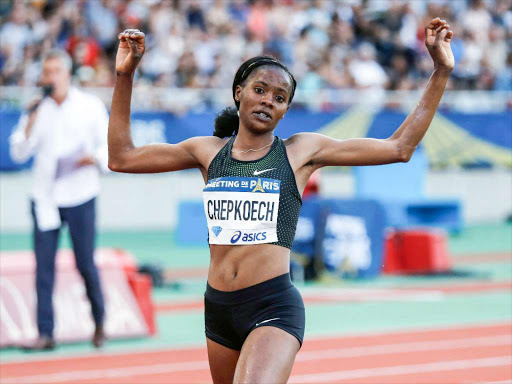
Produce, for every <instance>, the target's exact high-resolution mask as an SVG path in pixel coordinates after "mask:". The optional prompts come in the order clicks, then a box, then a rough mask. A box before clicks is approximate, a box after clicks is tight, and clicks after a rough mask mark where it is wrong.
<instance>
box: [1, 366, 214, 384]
mask: <svg viewBox="0 0 512 384" xmlns="http://www.w3.org/2000/svg"><path fill="white" fill-rule="evenodd" d="M201 369H209V367H208V362H207V361H206V360H204V361H189V362H183V363H170V364H169V363H166V364H153V365H138V366H137V365H136V366H131V367H122V368H107V369H96V370H83V371H69V372H61V373H51V374H47V375H33V376H22V377H13V378H2V384H14V383H16V384H38V383H69V382H77V381H80V380H94V379H103V378H117V377H134V376H144V375H155V374H159V373H171V372H186V371H197V370H201Z"/></svg>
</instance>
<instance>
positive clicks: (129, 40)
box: [116, 29, 146, 76]
mask: <svg viewBox="0 0 512 384" xmlns="http://www.w3.org/2000/svg"><path fill="white" fill-rule="evenodd" d="M118 38H119V41H120V43H119V48H118V49H117V55H116V73H117V74H119V75H130V76H133V74H134V73H135V69H136V68H137V65H139V62H140V59H142V55H144V51H145V50H146V40H145V38H146V35H144V33H143V32H141V31H139V30H138V29H127V30H125V31H124V32H121V33H120V34H119V36H118Z"/></svg>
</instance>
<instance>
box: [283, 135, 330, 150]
mask: <svg viewBox="0 0 512 384" xmlns="http://www.w3.org/2000/svg"><path fill="white" fill-rule="evenodd" d="M321 136H322V135H320V134H318V133H313V132H300V133H295V134H293V135H291V136H290V137H289V138H287V139H283V142H284V145H286V146H287V147H290V146H293V147H300V146H302V145H311V142H312V141H316V140H318V138H319V137H321Z"/></svg>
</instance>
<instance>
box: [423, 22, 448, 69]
mask: <svg viewBox="0 0 512 384" xmlns="http://www.w3.org/2000/svg"><path fill="white" fill-rule="evenodd" d="M452 37H453V31H452V30H450V26H449V25H448V24H447V23H446V20H441V19H439V17H436V18H435V19H433V20H432V21H431V22H430V23H429V24H428V25H427V26H426V28H425V45H426V46H427V49H428V53H429V54H430V56H431V57H432V60H433V61H434V67H435V68H436V69H445V70H448V71H451V70H452V69H453V67H454V66H455V59H454V58H453V53H452V49H451V47H450V41H451V39H452Z"/></svg>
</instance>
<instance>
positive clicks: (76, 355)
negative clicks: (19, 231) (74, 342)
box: [0, 321, 512, 384]
mask: <svg viewBox="0 0 512 384" xmlns="http://www.w3.org/2000/svg"><path fill="white" fill-rule="evenodd" d="M505 326H506V327H508V328H507V330H506V332H508V330H509V329H510V327H511V326H512V323H510V322H506V323H504V322H502V321H496V322H489V323H483V324H467V325H466V324H465V325H452V326H444V327H428V328H409V329H405V330H389V331H388V332H386V333H385V335H386V336H389V335H396V336H397V337H399V336H400V335H404V334H411V333H417V334H418V337H422V336H423V335H424V334H425V333H428V332H439V331H467V330H469V331H473V332H481V331H482V330H483V329H487V328H489V327H491V328H492V327H505ZM381 335H383V332H382V331H369V332H361V333H351V334H347V335H340V334H335V335H318V336H315V337H311V338H308V339H307V341H310V340H311V341H322V340H332V339H335V340H340V339H351V340H353V339H355V338H358V337H364V338H367V337H378V336H381ZM445 337H450V336H449V335H446V336H445ZM461 339H462V338H461V337H455V340H461ZM176 349H179V350H180V351H190V350H194V349H203V350H206V344H205V343H198V344H191V345H183V346H180V345H178V346H175V347H172V348H146V347H143V348H139V349H138V350H136V351H130V350H126V349H124V350H115V349H112V350H108V349H107V350H100V351H97V350H94V351H93V352H85V351H84V352H66V354H65V355H60V353H62V352H60V351H59V350H58V349H57V350H56V351H55V352H54V353H53V354H52V355H50V356H48V352H41V353H39V354H34V355H23V356H22V360H20V357H19V356H16V357H9V356H2V360H1V362H0V368H1V367H2V366H5V365H10V364H19V363H27V362H47V361H68V360H75V359H89V358H90V359H95V358H97V357H114V356H115V357H117V356H119V357H122V356H125V355H130V356H134V355H140V356H144V355H146V354H153V353H167V352H175V351H176ZM511 384H512V383H511Z"/></svg>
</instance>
